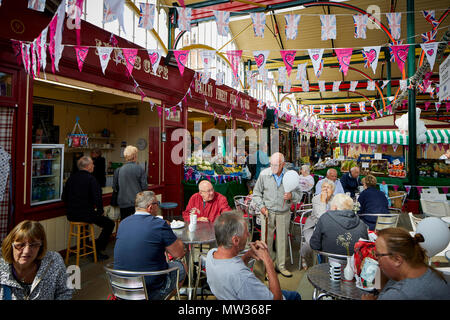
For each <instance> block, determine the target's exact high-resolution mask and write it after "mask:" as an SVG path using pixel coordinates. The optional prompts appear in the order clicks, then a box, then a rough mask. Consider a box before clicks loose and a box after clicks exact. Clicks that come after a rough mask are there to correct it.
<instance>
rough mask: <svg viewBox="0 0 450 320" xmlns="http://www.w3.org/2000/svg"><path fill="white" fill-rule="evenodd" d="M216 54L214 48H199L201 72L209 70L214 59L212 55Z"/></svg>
mask: <svg viewBox="0 0 450 320" xmlns="http://www.w3.org/2000/svg"><path fill="white" fill-rule="evenodd" d="M215 54H216V51H215V50H201V51H200V57H201V58H202V63H203V72H204V73H207V72H209V70H210V68H211V63H212V62H213V61H214V56H215Z"/></svg>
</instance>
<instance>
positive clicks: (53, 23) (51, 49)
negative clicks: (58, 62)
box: [48, 15, 58, 73]
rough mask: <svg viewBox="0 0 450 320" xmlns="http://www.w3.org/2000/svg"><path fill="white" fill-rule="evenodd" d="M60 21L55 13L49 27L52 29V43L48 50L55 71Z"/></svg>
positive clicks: (50, 35)
mask: <svg viewBox="0 0 450 320" xmlns="http://www.w3.org/2000/svg"><path fill="white" fill-rule="evenodd" d="M57 22H58V16H57V15H55V16H54V17H53V19H52V21H50V24H49V29H50V34H49V38H50V43H49V46H48V51H49V52H50V58H51V60H52V72H53V73H55V32H56V24H57Z"/></svg>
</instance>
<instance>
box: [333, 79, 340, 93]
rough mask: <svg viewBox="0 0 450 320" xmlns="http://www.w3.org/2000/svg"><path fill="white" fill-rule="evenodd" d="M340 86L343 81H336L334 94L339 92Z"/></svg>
mask: <svg viewBox="0 0 450 320" xmlns="http://www.w3.org/2000/svg"><path fill="white" fill-rule="evenodd" d="M340 85H341V81H334V82H333V92H338V91H339V86H340Z"/></svg>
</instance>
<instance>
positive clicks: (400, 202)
mask: <svg viewBox="0 0 450 320" xmlns="http://www.w3.org/2000/svg"><path fill="white" fill-rule="evenodd" d="M407 195H408V194H407V193H406V192H403V194H401V195H398V196H392V197H388V199H389V200H390V206H389V210H391V211H395V212H398V213H402V210H403V207H404V205H405V201H406V197H407Z"/></svg>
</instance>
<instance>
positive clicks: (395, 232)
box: [362, 228, 450, 300]
mask: <svg viewBox="0 0 450 320" xmlns="http://www.w3.org/2000/svg"><path fill="white" fill-rule="evenodd" d="M424 241H425V239H424V237H423V235H422V234H420V233H419V234H416V235H414V237H411V235H410V234H409V232H408V231H406V230H404V229H401V228H387V229H383V230H380V231H379V232H378V238H377V241H376V242H375V246H376V252H375V256H376V257H377V259H378V265H379V266H380V269H381V272H382V274H383V275H384V276H386V277H387V278H388V279H389V280H388V281H387V283H386V284H385V285H384V286H383V288H382V290H381V292H380V294H379V295H378V297H376V296H375V295H373V294H367V295H363V297H362V299H363V300H375V299H378V300H425V299H426V300H428V299H429V300H441V299H443V300H448V299H450V284H449V283H448V282H447V281H446V280H445V278H444V277H443V275H442V274H441V273H440V272H439V271H437V270H435V269H434V268H433V267H431V266H429V265H428V264H427V257H426V255H425V251H424V250H423V248H422V247H421V246H420V244H419V243H420V242H424Z"/></svg>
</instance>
